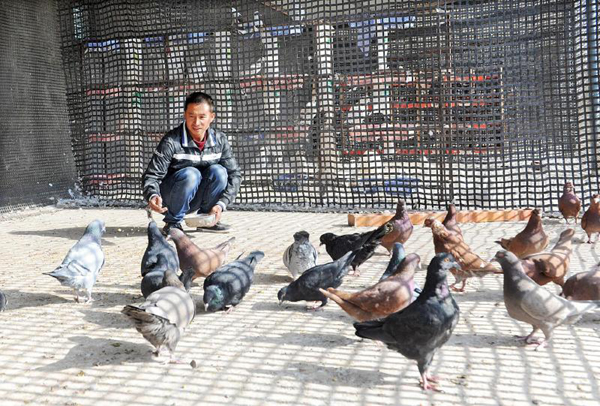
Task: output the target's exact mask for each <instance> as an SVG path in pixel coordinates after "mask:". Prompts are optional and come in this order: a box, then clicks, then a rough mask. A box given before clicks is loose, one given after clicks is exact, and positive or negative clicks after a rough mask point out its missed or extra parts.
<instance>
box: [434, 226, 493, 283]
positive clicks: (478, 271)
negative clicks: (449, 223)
mask: <svg viewBox="0 0 600 406" xmlns="http://www.w3.org/2000/svg"><path fill="white" fill-rule="evenodd" d="M424 225H425V227H430V228H431V232H432V233H433V240H434V242H435V241H438V242H439V244H440V246H439V247H437V246H436V247H435V252H436V254H439V253H442V252H447V253H450V254H452V255H453V257H454V259H455V261H456V262H457V263H459V264H460V268H456V269H451V270H450V272H452V274H453V275H454V277H455V278H456V281H455V282H454V284H452V286H451V287H450V288H451V289H452V290H455V291H457V292H464V290H465V285H466V283H467V279H468V278H470V277H473V276H477V277H483V276H485V275H488V274H490V273H501V272H502V271H501V270H500V269H498V268H496V267H495V266H494V265H492V264H490V263H489V262H487V261H484V260H483V259H482V258H481V257H480V256H479V255H477V254H476V253H475V252H473V250H471V248H470V247H469V246H468V245H467V243H466V242H465V241H464V240H463V238H462V237H461V236H459V235H457V234H456V233H453V232H451V231H448V229H447V228H446V227H445V226H444V225H443V224H442V223H441V222H440V221H439V220H435V219H433V218H432V217H429V218H427V219H426V220H425V223H424ZM459 283H462V286H461V287H460V288H456V285H458V284H459Z"/></svg>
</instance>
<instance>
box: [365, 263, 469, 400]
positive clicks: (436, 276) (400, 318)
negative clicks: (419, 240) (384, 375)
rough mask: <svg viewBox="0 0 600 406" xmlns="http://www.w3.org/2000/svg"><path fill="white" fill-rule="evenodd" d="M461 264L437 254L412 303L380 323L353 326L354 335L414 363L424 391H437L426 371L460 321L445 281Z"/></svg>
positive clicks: (456, 307)
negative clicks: (421, 287)
mask: <svg viewBox="0 0 600 406" xmlns="http://www.w3.org/2000/svg"><path fill="white" fill-rule="evenodd" d="M459 266H460V265H459V264H458V263H456V262H455V261H454V258H453V257H452V254H448V253H445V252H442V253H439V254H436V256H435V257H434V258H433V259H432V260H431V262H430V263H429V266H428V267H427V276H426V278H425V286H424V287H423V292H422V293H421V295H420V296H419V297H418V298H417V300H415V301H414V302H413V303H411V304H410V305H408V306H407V307H406V308H404V309H402V310H400V311H399V312H397V313H393V314H391V315H389V316H387V317H386V318H385V319H382V320H374V321H367V322H363V323H354V328H355V329H356V335H357V336H359V337H362V338H368V339H370V340H377V341H381V342H383V343H384V344H385V345H386V346H387V347H388V348H389V349H390V350H394V351H397V352H399V353H400V354H402V355H404V356H405V357H406V358H409V359H414V360H416V361H417V366H418V367H419V373H420V374H421V379H422V382H421V385H422V388H423V389H424V390H429V389H437V388H436V387H435V385H434V384H432V383H431V382H433V383H435V382H437V379H436V378H435V377H432V376H430V375H429V373H428V370H429V366H430V365H431V362H432V360H433V357H434V355H435V353H436V351H437V350H438V349H439V348H440V347H441V346H442V345H444V344H445V343H446V341H448V339H449V338H450V336H451V335H452V331H453V330H454V327H456V324H457V323H458V318H459V308H458V305H457V304H456V302H455V301H454V298H453V297H452V294H451V293H450V289H448V283H447V280H446V277H447V272H448V271H449V270H450V269H452V268H457V267H459Z"/></svg>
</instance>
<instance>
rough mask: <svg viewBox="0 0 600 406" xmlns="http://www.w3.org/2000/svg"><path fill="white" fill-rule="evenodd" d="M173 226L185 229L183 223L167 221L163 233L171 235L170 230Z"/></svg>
mask: <svg viewBox="0 0 600 406" xmlns="http://www.w3.org/2000/svg"><path fill="white" fill-rule="evenodd" d="M172 228H178V229H179V230H181V231H183V227H181V223H166V224H165V226H164V227H163V229H162V234H163V235H164V236H165V237H166V236H168V235H169V230H170V229H172Z"/></svg>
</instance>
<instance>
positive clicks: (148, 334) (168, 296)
mask: <svg viewBox="0 0 600 406" xmlns="http://www.w3.org/2000/svg"><path fill="white" fill-rule="evenodd" d="M163 286H164V287H163V288H161V289H159V290H157V291H156V292H153V293H152V294H151V295H149V296H148V297H147V298H146V301H145V302H144V303H142V304H141V305H137V306H136V305H127V306H125V307H124V308H123V310H122V311H121V313H123V314H124V315H126V316H127V317H128V318H129V319H130V320H131V321H132V322H133V323H134V326H135V328H136V330H137V331H138V332H140V333H141V334H142V336H143V337H144V338H145V339H146V340H147V341H148V342H149V343H150V344H152V345H153V346H154V347H155V348H156V351H155V352H154V355H156V356H160V355H161V353H162V351H163V349H166V350H167V351H168V353H169V355H170V361H171V362H177V363H178V362H179V361H178V360H176V359H175V358H174V357H173V354H174V352H175V349H176V348H177V344H178V343H179V340H180V339H181V337H182V336H183V332H184V330H185V328H186V327H187V326H188V325H189V324H190V323H191V322H192V320H193V319H194V315H195V312H196V307H195V305H194V301H193V300H192V298H191V297H190V295H189V294H188V293H187V292H186V291H185V289H184V286H183V283H182V282H181V281H180V280H179V278H178V277H177V275H176V273H175V272H174V271H173V270H171V269H168V270H167V271H166V272H165V273H164V274H163Z"/></svg>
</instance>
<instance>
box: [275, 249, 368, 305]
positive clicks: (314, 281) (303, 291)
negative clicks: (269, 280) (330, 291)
mask: <svg viewBox="0 0 600 406" xmlns="http://www.w3.org/2000/svg"><path fill="white" fill-rule="evenodd" d="M357 252H358V251H350V252H347V253H346V254H345V255H344V256H343V257H341V258H339V259H337V260H336V261H333V262H329V263H327V264H323V265H317V266H314V267H312V268H310V269H307V270H306V271H304V273H303V274H302V275H300V277H299V278H298V279H296V280H295V281H294V282H292V283H290V284H289V285H288V286H286V287H283V288H281V290H279V292H278V293H277V298H278V299H279V304H281V303H283V302H284V301H286V300H287V301H288V302H298V301H300V300H305V301H307V302H310V301H319V302H321V305H320V306H318V307H316V308H319V307H323V306H325V305H326V304H327V298H326V297H325V295H323V294H322V293H321V292H320V291H319V288H321V289H323V290H327V288H338V287H339V286H340V285H341V284H342V279H343V278H344V276H346V275H347V274H348V267H349V266H350V264H351V263H352V261H353V260H354V259H355V257H356V254H357Z"/></svg>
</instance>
